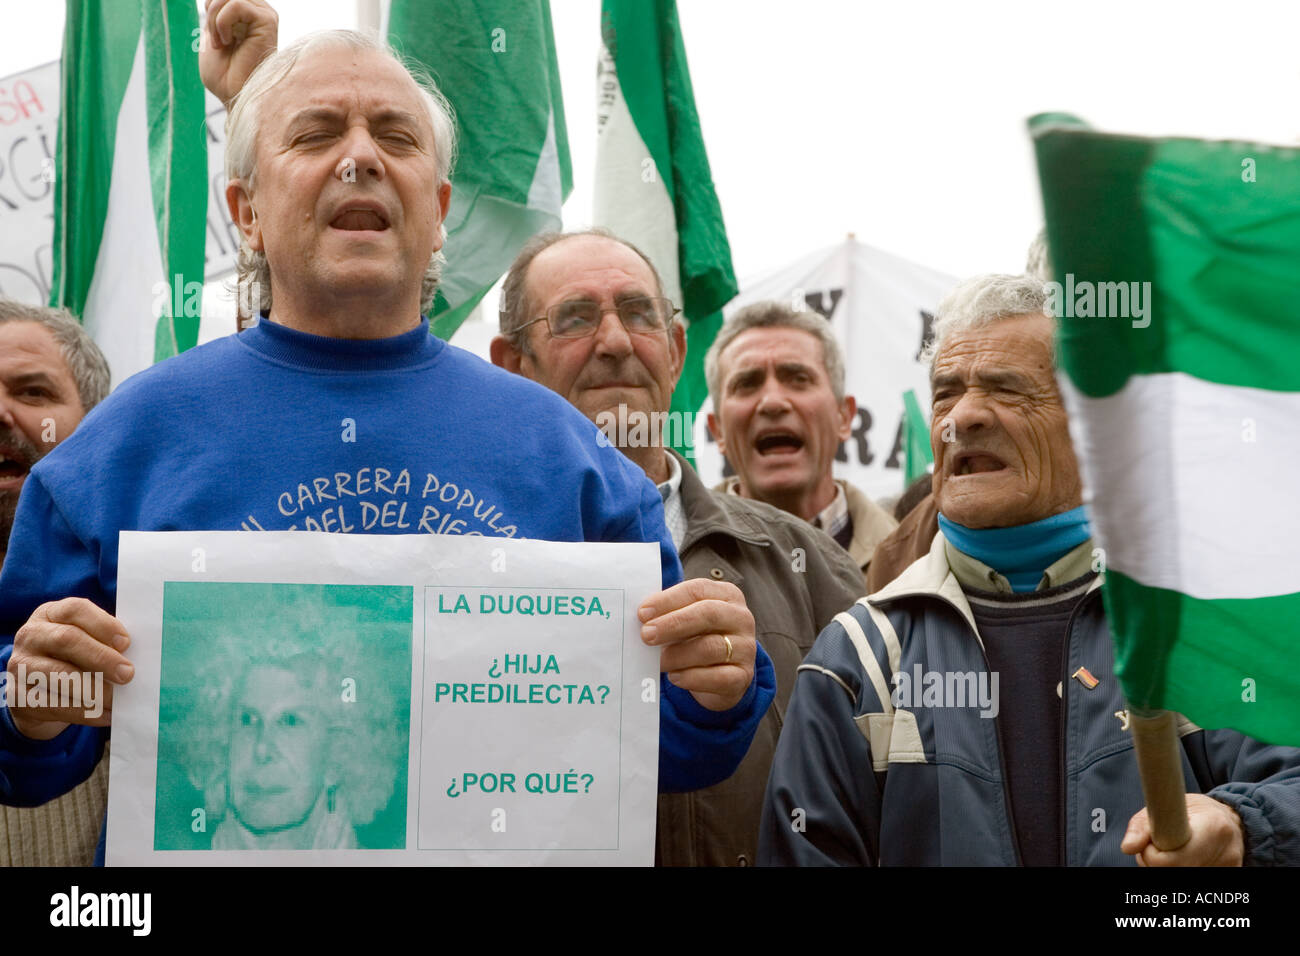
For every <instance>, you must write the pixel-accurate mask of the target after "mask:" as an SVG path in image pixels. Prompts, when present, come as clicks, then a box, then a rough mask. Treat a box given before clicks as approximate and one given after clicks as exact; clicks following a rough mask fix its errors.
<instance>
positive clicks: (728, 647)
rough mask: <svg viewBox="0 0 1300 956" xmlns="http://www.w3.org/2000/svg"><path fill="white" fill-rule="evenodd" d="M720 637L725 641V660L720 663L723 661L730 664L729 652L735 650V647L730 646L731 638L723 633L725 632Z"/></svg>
mask: <svg viewBox="0 0 1300 956" xmlns="http://www.w3.org/2000/svg"><path fill="white" fill-rule="evenodd" d="M722 639H723V640H724V641H725V642H726V644H727V659H726V660H725V661H723V662H722V663H724V664H730V663H731V652H732V651H733V650H735V648H733V647H732V646H731V638H729V637H727V635H725V634H724V635H722Z"/></svg>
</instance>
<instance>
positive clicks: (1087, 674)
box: [1070, 667, 1101, 690]
mask: <svg viewBox="0 0 1300 956" xmlns="http://www.w3.org/2000/svg"><path fill="white" fill-rule="evenodd" d="M1070 676H1071V677H1073V678H1074V679H1075V680H1077V681H1078V682H1079V683H1080V684H1082V685H1083V686H1084V687H1086V688H1088V690H1092V689H1093V688H1094V687H1096V686H1097V685H1098V684H1100V683H1101V681H1099V680H1097V678H1095V677H1093V676H1092V672H1091V671H1089V670H1088V668H1086V667H1080V668H1079V669H1078V670H1077V671H1075V672H1074V673H1073V674H1071V675H1070Z"/></svg>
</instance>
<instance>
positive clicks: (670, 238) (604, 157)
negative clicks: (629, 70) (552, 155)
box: [592, 46, 682, 308]
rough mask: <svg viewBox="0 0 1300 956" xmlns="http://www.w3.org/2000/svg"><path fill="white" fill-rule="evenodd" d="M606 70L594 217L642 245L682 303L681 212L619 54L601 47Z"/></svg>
mask: <svg viewBox="0 0 1300 956" xmlns="http://www.w3.org/2000/svg"><path fill="white" fill-rule="evenodd" d="M600 60H601V64H602V68H603V69H606V70H608V73H607V74H602V76H603V77H604V78H605V80H606V82H607V83H609V85H610V88H609V89H608V90H602V91H601V93H602V103H601V106H602V108H604V106H605V104H604V102H603V95H604V94H608V95H609V97H610V100H609V104H608V111H609V112H608V115H607V117H606V119H605V123H604V125H602V126H600V128H599V129H598V131H597V135H596V188H595V202H594V203H593V204H592V220H593V221H594V222H595V223H596V225H598V226H604V227H605V228H606V229H608V230H609V231H610V232H612V233H614V235H616V236H618V237H619V238H621V239H626V240H628V241H629V242H631V243H633V244H634V245H636V246H637V247H639V248H640V249H641V251H642V252H644V253H645V254H646V255H647V256H649V257H650V261H651V262H653V263H654V264H655V268H656V269H657V270H658V271H659V276H660V278H661V279H662V280H663V284H664V295H666V296H667V297H668V298H670V299H672V300H673V304H674V305H676V306H677V307H678V308H680V307H681V305H682V280H681V266H680V264H679V262H678V261H677V255H678V250H677V214H676V213H675V212H674V211H673V201H672V199H671V198H670V197H669V195H668V187H666V186H665V185H664V184H663V182H662V181H661V180H660V178H659V168H658V167H657V166H656V165H655V161H654V157H652V156H651V155H650V150H649V148H648V147H647V146H646V144H645V141H644V140H643V139H641V134H640V133H639V132H638V131H637V128H636V123H635V122H634V121H633V120H632V114H631V112H630V111H629V110H628V108H627V100H625V99H624V98H623V88H622V86H621V83H622V79H621V78H619V77H618V74H617V72H616V71H615V69H614V58H613V57H612V56H610V55H609V50H608V49H606V48H605V47H604V46H602V47H601V49H600Z"/></svg>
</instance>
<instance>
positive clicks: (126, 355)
mask: <svg viewBox="0 0 1300 956" xmlns="http://www.w3.org/2000/svg"><path fill="white" fill-rule="evenodd" d="M67 228H70V229H75V228H77V224H76V223H68V225H67ZM162 279H163V263H162V254H161V253H160V252H159V249H158V223H157V221H156V220H155V219H154V215H153V189H152V187H151V185H150V180H149V126H148V123H147V122H146V117H145V79H144V37H143V35H142V36H141V37H140V43H139V45H138V46H137V47H136V50H135V61H134V62H133V63H132V65H131V78H130V79H129V80H128V81H127V84H126V93H125V94H124V95H123V97H122V108H121V111H120V112H119V113H118V117H117V132H116V137H115V140H114V145H113V170H112V178H111V180H110V187H109V193H108V210H107V213H106V215H105V217H104V233H103V237H102V238H101V240H100V244H99V254H98V256H97V257H96V260H95V275H94V278H93V279H92V280H91V283H90V289H89V290H88V292H87V294H86V310H85V315H84V317H83V321H84V323H85V327H86V331H87V332H89V333H90V335H91V337H92V338H94V340H95V342H96V343H97V344H98V345H99V347H100V348H101V349H102V350H103V352H104V355H105V357H106V358H107V359H108V364H109V367H110V368H111V369H112V371H113V385H114V386H117V385H120V384H121V383H122V381H123V380H124V379H126V378H128V377H129V376H131V375H134V374H135V373H136V372H139V371H140V370H142V369H145V368H148V367H149V366H150V365H152V364H153V359H154V335H155V327H156V326H157V316H156V315H155V314H154V310H153V308H152V305H153V301H154V298H155V297H154V294H153V286H154V284H155V283H157V282H159V281H162Z"/></svg>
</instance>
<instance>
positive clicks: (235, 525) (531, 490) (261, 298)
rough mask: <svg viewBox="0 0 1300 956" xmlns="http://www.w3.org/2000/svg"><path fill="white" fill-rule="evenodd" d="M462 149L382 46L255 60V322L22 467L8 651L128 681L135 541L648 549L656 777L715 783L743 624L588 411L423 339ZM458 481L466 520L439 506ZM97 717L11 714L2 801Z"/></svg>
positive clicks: (745, 693)
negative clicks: (130, 548) (235, 535)
mask: <svg viewBox="0 0 1300 956" xmlns="http://www.w3.org/2000/svg"><path fill="white" fill-rule="evenodd" d="M250 10H252V8H249V7H247V6H244V7H238V6H236V5H235V4H229V5H227V6H225V7H222V8H221V10H220V12H219V13H218V14H217V16H215V17H214V18H212V19H211V20H210V22H209V30H210V40H211V43H210V46H209V47H208V50H207V52H206V53H205V55H206V56H208V57H209V58H213V57H215V58H218V59H220V58H221V57H222V56H225V57H227V58H230V57H231V56H232V51H233V52H235V53H237V52H238V51H239V49H240V41H238V40H237V39H236V37H237V36H238V35H244V36H246V37H253V36H255V35H259V34H258V33H257V31H254V30H249V31H247V32H245V31H243V30H240V31H236V30H235V29H234V26H235V25H236V24H235V23H234V21H236V20H237V19H238V17H240V16H245V15H250ZM256 13H257V11H256V10H252V14H256ZM223 17H224V19H223ZM244 42H248V41H244ZM485 55H490V53H488V52H487V51H486V50H485ZM225 72H226V73H228V72H229V71H225ZM214 73H215V74H222V73H223V71H222V70H220V69H218V70H215V71H214V70H212V69H206V70H205V71H204V75H207V76H211V75H214ZM454 155H455V126H454V123H453V122H452V119H451V114H450V110H449V108H448V106H447V104H446V102H445V101H444V100H443V99H442V97H441V95H440V94H439V93H438V91H437V89H436V87H435V86H434V85H433V84H432V81H430V80H429V79H428V78H427V77H416V76H414V75H413V74H412V73H411V72H410V70H409V69H408V68H407V67H406V66H405V65H404V63H403V62H402V61H401V60H400V59H399V58H398V57H397V55H396V54H395V53H394V52H393V51H392V50H391V49H390V48H389V47H387V46H386V45H385V44H383V43H381V42H379V41H376V40H374V39H371V38H368V37H365V36H363V35H361V34H357V33H353V32H350V31H332V32H328V33H323V34H313V35H310V36H307V37H305V38H303V39H302V40H300V41H298V42H296V43H294V44H292V45H291V46H289V47H287V48H285V49H283V50H279V51H278V52H275V53H272V54H270V55H269V56H267V57H266V58H265V59H264V60H262V61H261V63H260V64H259V65H258V66H257V67H256V69H254V70H253V71H252V73H251V75H249V76H248V79H247V81H246V82H245V83H243V84H242V88H241V89H240V90H239V92H238V95H237V96H236V97H235V99H234V101H233V103H232V105H231V108H230V114H229V119H228V147H227V152H226V165H227V176H228V180H229V185H228V186H227V190H226V199H227V202H228V205H229V208H230V213H231V217H232V218H233V220H234V221H235V224H236V225H237V226H238V227H239V230H240V232H241V234H242V239H243V245H242V247H241V249H240V270H241V278H242V279H244V280H247V281H250V282H253V283H255V284H256V285H257V287H258V288H257V296H256V299H257V301H258V302H259V303H260V311H261V316H260V321H258V322H257V323H256V324H254V325H253V327H251V328H248V329H246V330H245V331H243V332H241V333H239V334H238V335H231V336H228V337H226V338H224V339H219V340H217V341H215V342H212V343H209V344H207V345H205V346H201V347H199V348H196V349H193V350H191V351H189V352H187V353H184V354H183V355H180V356H177V357H176V358H174V359H171V360H169V361H167V362H163V363H160V364H159V365H156V366H154V367H153V368H151V369H148V370H146V371H145V372H143V373H141V374H140V375H137V376H135V377H134V378H132V379H131V380H130V381H128V382H126V383H124V384H123V385H122V387H120V388H119V389H118V391H117V392H116V393H114V395H113V396H112V397H110V398H109V400H108V401H106V402H105V403H104V405H103V406H102V408H101V409H100V411H99V412H98V413H97V415H96V416H95V418H94V419H93V420H92V421H91V422H88V423H86V425H85V426H83V427H82V428H81V429H79V430H78V432H77V433H76V434H75V435H73V436H72V437H71V438H70V439H69V440H68V441H67V442H65V443H64V444H63V445H62V446H61V447H60V448H58V449H57V450H56V451H55V452H53V453H52V454H50V455H49V456H47V457H46V459H45V460H44V461H42V462H41V463H40V464H39V465H38V466H37V467H36V468H35V469H34V470H33V472H32V474H31V476H30V477H29V478H28V482H27V487H26V488H24V491H23V497H22V500H21V501H20V503H19V507H18V513H17V516H16V518H15V524H14V534H13V539H12V541H11V551H10V557H9V560H8V561H7V562H6V565H5V570H4V575H3V578H0V634H4V633H7V634H15V632H16V634H15V637H14V641H13V644H12V645H11V647H5V648H4V654H3V655H0V659H3V658H4V657H7V658H8V666H9V668H10V669H11V670H12V669H14V668H16V667H19V666H23V667H26V668H27V669H28V670H29V671H30V670H41V671H46V672H50V671H87V672H100V673H103V674H104V677H105V681H104V683H105V686H106V688H111V687H112V686H113V685H122V684H125V683H128V682H129V681H130V680H131V679H132V676H133V673H134V671H133V666H132V664H131V661H130V658H129V656H128V653H127V652H128V651H129V649H130V645H131V636H130V635H129V634H128V633H127V632H126V629H125V628H124V627H123V625H122V622H121V621H119V620H118V619H117V618H116V617H114V615H113V611H114V608H115V602H116V586H117V543H118V532H119V531H120V530H122V529H128V528H129V529H134V530H142V531H150V530H163V529H166V530H186V529H194V530H199V529H208V530H223V529H224V530H237V529H244V530H315V531H326V532H354V531H355V532H360V531H367V532H370V533H388V534H419V533H466V534H481V535H485V536H498V537H528V538H537V539H543V540H553V541H638V542H653V543H657V544H658V545H659V552H660V556H661V563H662V581H663V586H664V590H663V591H661V592H659V593H657V594H656V595H654V596H653V597H652V598H650V599H649V600H647V601H646V602H645V603H644V604H643V605H642V606H641V608H639V609H638V611H639V617H640V620H641V621H642V623H643V631H642V638H643V640H645V641H646V643H648V644H650V645H652V646H655V647H658V648H660V649H661V658H660V659H661V667H662V668H663V670H664V672H665V673H664V675H663V676H662V678H661V690H660V696H659V703H660V710H661V734H660V786H661V788H662V789H665V790H690V789H695V788H698V787H702V786H707V785H710V784H713V783H716V782H717V781H718V780H721V779H723V778H725V777H726V776H727V775H729V774H730V773H731V772H732V771H733V770H734V769H735V767H736V765H737V764H738V763H739V761H740V759H741V757H742V756H743V755H744V753H745V750H746V748H747V747H748V744H749V741H750V739H751V738H752V735H753V732H754V729H755V728H756V726H757V724H758V722H759V720H760V719H761V717H762V715H763V712H764V711H765V710H766V709H767V706H768V703H769V702H770V700H771V695H772V683H773V681H772V680H771V677H770V673H771V662H770V660H768V658H767V657H766V655H765V654H764V652H763V651H762V649H761V648H759V647H758V646H757V642H756V641H755V639H754V630H753V618H752V615H750V614H749V612H748V610H747V609H746V608H745V607H744V605H743V602H741V601H740V600H739V599H738V598H736V599H734V600H733V599H731V596H729V595H723V596H721V597H720V598H719V597H717V596H715V595H704V594H702V593H701V592H700V590H699V589H698V588H696V587H693V586H691V585H690V584H689V583H687V584H685V585H683V584H681V583H680V582H681V566H680V564H679V563H678V560H677V555H676V552H675V550H674V549H673V546H672V539H671V537H670V536H669V534H668V531H667V529H666V528H665V526H664V520H663V505H662V501H661V499H660V497H659V494H658V493H657V492H656V491H655V488H654V486H653V485H652V484H650V482H648V481H647V480H646V478H645V475H644V474H643V473H642V472H641V471H640V470H639V469H637V468H636V467H635V466H634V465H632V464H631V463H630V462H628V461H627V459H625V458H624V457H623V456H622V455H620V454H619V453H618V451H617V450H616V449H613V448H606V447H602V445H601V444H600V443H599V442H598V441H597V440H596V432H595V429H593V428H592V426H591V423H590V422H588V421H587V420H586V419H585V418H583V417H582V415H581V414H579V413H578V412H577V411H576V410H575V409H573V408H572V407H571V406H570V405H569V404H568V403H567V402H565V401H564V400H563V399H561V398H560V397H559V396H557V395H555V394H554V393H553V392H551V391H549V390H547V389H544V388H541V387H540V386H538V385H535V384H533V383H531V382H528V381H525V380H524V379H522V378H520V377H518V376H515V375H510V374H507V373H506V372H503V371H501V370H499V369H495V368H493V367H491V366H489V365H487V364H486V363H484V362H482V361H480V360H479V359H477V358H476V357H474V356H472V355H470V354H468V353H466V352H463V351H461V350H459V349H456V348H454V347H451V346H449V345H447V344H446V343H444V342H441V341H440V340H438V339H437V338H435V337H434V336H432V335H430V334H429V322H428V319H427V318H426V317H425V313H426V312H427V311H428V310H429V308H430V305H431V303H432V300H433V296H434V292H435V290H436V288H437V279H438V271H439V266H440V263H441V259H440V257H439V255H438V254H439V251H440V249H441V247H442V243H443V228H442V223H443V220H444V218H445V216H446V214H447V208H448V203H449V202H450V197H451V184H450V170H451V166H452V160H453V158H454ZM231 394H238V395H240V396H242V399H241V401H240V402H238V403H235V404H234V405H232V404H231V402H230V401H229V396H230V395H231ZM557 448H564V449H572V450H573V453H572V454H570V455H567V456H564V457H560V456H557V455H556V454H555V449H557ZM88 474H90V475H94V476H96V478H95V481H94V482H93V483H89V484H88V483H87V481H86V477H85V476H86V475H88ZM451 486H455V489H456V491H457V495H456V497H455V500H456V502H457V503H458V505H460V504H461V503H465V509H466V510H461V511H459V512H456V511H453V509H452V506H451V505H449V504H447V498H446V496H443V495H437V496H435V497H430V494H429V489H435V490H436V489H439V488H442V489H446V488H449V487H451ZM467 496H468V497H467ZM470 502H472V503H473V504H474V507H470V506H469V503H470ZM385 508H386V511H385ZM379 513H386V514H387V515H388V520H385V521H384V522H382V523H376V521H375V520H370V521H369V523H368V524H367V515H371V516H373V515H375V514H379ZM724 637H725V638H726V642H725V645H724V641H723V638H724ZM10 653H11V654H12V656H10ZM756 673H758V674H759V675H762V676H763V680H760V681H755V674H756ZM668 674H671V675H672V676H671V679H669V676H668ZM110 700H111V691H110ZM110 720H111V711H106V712H105V713H104V715H103V716H102V717H99V718H95V719H92V718H89V717H88V716H87V715H85V714H84V713H81V712H79V711H77V710H72V709H67V708H55V707H14V708H13V709H0V781H4V786H5V788H6V789H7V791H8V792H4V793H0V799H5V800H8V801H10V802H24V801H29V802H38V801H39V800H41V799H48V797H49V796H52V795H54V794H56V793H58V792H61V791H62V790H64V789H66V788H67V787H69V786H71V785H73V784H75V783H76V782H77V781H78V780H79V779H80V778H81V777H83V776H84V775H85V773H86V772H88V769H89V767H90V766H93V761H94V758H95V756H96V755H97V754H98V752H99V749H100V748H101V747H102V744H103V740H104V736H105V732H104V730H103V729H102V728H103V727H105V726H107V725H108V724H109V722H110ZM33 768H39V770H37V769H33Z"/></svg>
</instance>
